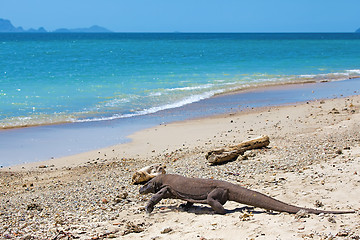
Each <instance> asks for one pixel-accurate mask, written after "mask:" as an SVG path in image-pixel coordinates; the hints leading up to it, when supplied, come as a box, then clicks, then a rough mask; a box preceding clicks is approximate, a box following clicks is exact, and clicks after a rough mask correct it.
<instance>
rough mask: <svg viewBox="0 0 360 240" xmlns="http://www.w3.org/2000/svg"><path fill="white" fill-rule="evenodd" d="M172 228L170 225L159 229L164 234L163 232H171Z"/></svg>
mask: <svg viewBox="0 0 360 240" xmlns="http://www.w3.org/2000/svg"><path fill="white" fill-rule="evenodd" d="M172 230H173V229H172V228H171V227H167V228H165V229H164V230H162V231H161V234H165V233H169V232H171V231H172Z"/></svg>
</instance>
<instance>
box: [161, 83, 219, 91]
mask: <svg viewBox="0 0 360 240" xmlns="http://www.w3.org/2000/svg"><path fill="white" fill-rule="evenodd" d="M213 86H214V84H212V83H209V84H204V85H199V86H191V87H179V88H169V89H166V91H170V92H172V91H192V90H200V89H209V88H211V87H213Z"/></svg>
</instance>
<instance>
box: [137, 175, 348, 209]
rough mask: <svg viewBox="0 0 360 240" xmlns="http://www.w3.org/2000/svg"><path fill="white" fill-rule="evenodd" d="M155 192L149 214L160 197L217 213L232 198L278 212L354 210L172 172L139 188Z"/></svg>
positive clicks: (157, 177) (148, 206)
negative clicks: (290, 200) (306, 204)
mask: <svg viewBox="0 0 360 240" xmlns="http://www.w3.org/2000/svg"><path fill="white" fill-rule="evenodd" d="M147 193H155V194H154V195H153V196H152V198H151V199H150V200H149V202H148V204H147V206H146V211H147V212H148V213H151V212H152V211H153V209H154V206H155V204H157V203H158V202H160V200H161V199H163V198H178V199H182V200H185V201H187V204H186V205H185V206H186V207H190V206H191V205H192V204H193V203H203V204H209V205H210V206H211V208H212V209H213V210H214V211H215V212H216V213H219V214H225V213H226V210H225V209H224V207H223V205H224V204H225V203H226V202H227V201H235V202H238V203H242V204H247V205H251V206H254V207H259V208H264V209H266V210H273V211H277V212H287V213H297V212H298V211H299V210H305V211H306V212H308V213H313V214H320V213H332V214H343V213H354V212H355V211H324V210H317V209H312V208H302V207H296V206H293V205H290V204H287V203H284V202H281V201H279V200H276V199H274V198H271V197H269V196H266V195H264V194H262V193H259V192H256V191H253V190H250V189H246V188H243V187H241V186H239V185H235V184H232V183H229V182H225V181H220V180H213V179H201V178H187V177H183V176H180V175H175V174H160V175H158V176H156V177H155V178H153V179H152V180H150V181H149V182H148V183H146V184H145V185H144V186H143V187H141V188H140V194H147Z"/></svg>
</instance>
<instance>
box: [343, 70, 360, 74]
mask: <svg viewBox="0 0 360 240" xmlns="http://www.w3.org/2000/svg"><path fill="white" fill-rule="evenodd" d="M346 72H348V73H350V74H351V73H354V74H360V69H351V70H346Z"/></svg>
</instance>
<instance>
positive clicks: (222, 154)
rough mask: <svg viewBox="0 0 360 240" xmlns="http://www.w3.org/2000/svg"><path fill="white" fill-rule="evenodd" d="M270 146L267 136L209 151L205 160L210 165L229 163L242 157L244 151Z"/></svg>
mask: <svg viewBox="0 0 360 240" xmlns="http://www.w3.org/2000/svg"><path fill="white" fill-rule="evenodd" d="M269 144H270V140H269V136H266V135H264V136H259V137H256V138H253V139H250V140H247V141H243V142H242V143H240V144H238V145H234V146H230V147H227V148H220V149H215V150H212V151H209V152H208V153H207V154H206V156H205V158H206V159H207V160H208V162H209V163H210V164H212V165H216V164H220V163H225V162H229V161H232V160H235V159H237V158H238V157H239V156H240V155H243V154H244V153H245V151H247V150H251V149H257V148H263V147H267V146H268V145H269Z"/></svg>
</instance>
